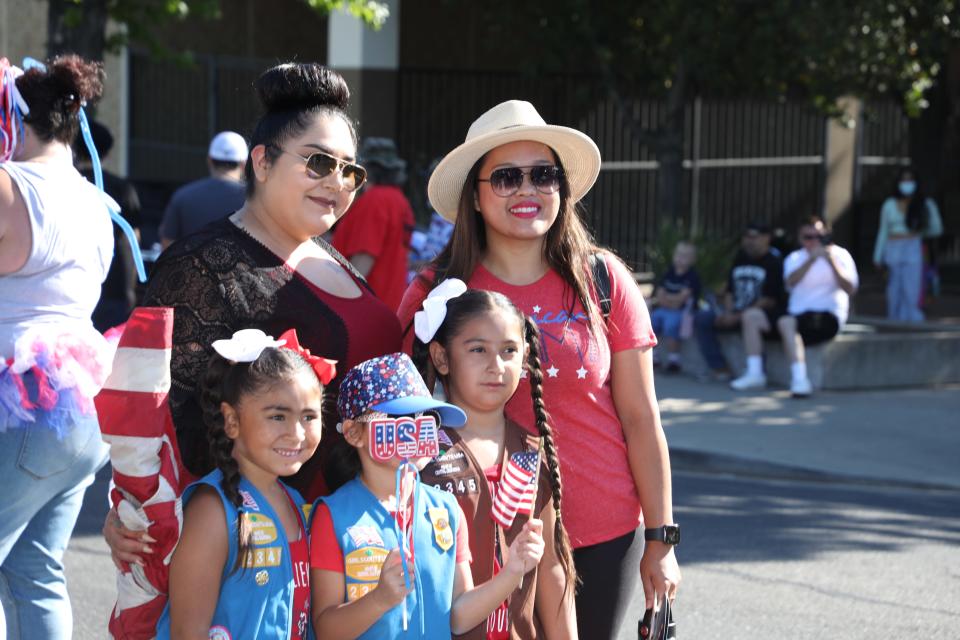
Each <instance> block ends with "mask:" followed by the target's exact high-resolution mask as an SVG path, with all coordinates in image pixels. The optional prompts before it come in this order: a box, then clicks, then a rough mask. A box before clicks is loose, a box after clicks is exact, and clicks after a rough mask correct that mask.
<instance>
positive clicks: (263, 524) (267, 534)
mask: <svg viewBox="0 0 960 640" xmlns="http://www.w3.org/2000/svg"><path fill="white" fill-rule="evenodd" d="M243 517H244V518H246V520H247V525H248V527H249V529H250V542H251V543H252V544H255V545H261V544H270V543H271V542H273V541H274V540H276V539H277V527H276V525H275V524H273V520H271V519H270V518H268V517H267V516H265V515H263V514H262V513H245V514H243Z"/></svg>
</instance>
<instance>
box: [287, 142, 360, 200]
mask: <svg viewBox="0 0 960 640" xmlns="http://www.w3.org/2000/svg"><path fill="white" fill-rule="evenodd" d="M274 148H275V149H277V150H278V151H280V153H286V154H287V155H291V156H296V157H297V158H300V159H301V160H303V161H304V162H306V163H307V175H308V176H310V177H311V178H313V179H314V180H322V179H323V178H326V177H327V176H329V175H330V174H331V173H333V172H334V171H336V172H338V173H339V174H340V175H341V176H342V177H343V188H344V189H346V190H347V191H356V190H357V189H359V188H360V187H362V186H363V183H364V182H365V181H366V180H367V170H366V169H364V168H363V167H361V166H360V165H358V164H354V163H353V162H347V161H346V160H341V159H340V158H337V157H334V156H332V155H330V154H329V153H324V152H323V151H315V152H314V153H311V154H310V155H309V156H302V155H300V154H299V153H296V152H295V151H287V150H286V149H281V148H280V147H274Z"/></svg>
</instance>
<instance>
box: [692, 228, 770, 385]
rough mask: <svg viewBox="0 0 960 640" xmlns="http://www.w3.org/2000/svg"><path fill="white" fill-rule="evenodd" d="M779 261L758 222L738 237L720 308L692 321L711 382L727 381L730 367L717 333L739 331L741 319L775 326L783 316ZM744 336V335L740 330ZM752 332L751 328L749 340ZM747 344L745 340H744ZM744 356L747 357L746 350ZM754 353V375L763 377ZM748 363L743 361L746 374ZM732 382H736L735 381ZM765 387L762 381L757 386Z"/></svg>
mask: <svg viewBox="0 0 960 640" xmlns="http://www.w3.org/2000/svg"><path fill="white" fill-rule="evenodd" d="M783 299H784V291H783V261H782V260H781V259H780V257H779V253H776V252H775V250H773V249H772V248H771V247H770V227H769V226H767V225H766V224H765V223H762V222H750V223H749V224H747V226H746V228H745V229H744V230H743V235H742V236H741V237H740V251H738V252H737V255H736V257H735V258H734V259H733V266H732V267H731V268H730V273H729V275H728V276H727V287H726V292H725V293H724V297H723V304H722V305H720V306H719V307H718V308H717V309H704V310H701V311H698V312H697V315H696V318H695V320H694V323H695V326H696V335H697V343H698V345H699V347H700V353H701V354H702V355H703V359H704V360H706V362H707V366H708V367H709V368H710V372H711V375H712V377H713V378H714V379H716V380H720V381H725V380H729V379H730V367H729V366H728V365H727V360H726V358H725V357H724V355H723V351H721V349H720V343H719V341H718V340H717V333H716V332H717V330H718V329H719V330H727V331H729V330H735V329H737V328H741V326H742V323H743V321H744V319H745V317H750V318H751V321H753V320H756V319H757V318H756V316H758V315H759V316H761V318H762V320H763V321H764V322H765V324H767V325H769V326H770V327H775V326H776V321H777V318H779V317H780V316H781V315H783V313H784V304H783ZM744 334H745V335H746V331H745V330H744ZM753 334H754V330H753V328H752V325H751V329H750V335H751V339H752V336H753ZM744 341H745V343H747V338H746V337H745V338H744ZM747 352H748V354H749V353H751V351H750V349H747ZM754 352H755V353H756V354H757V359H756V360H755V361H754V363H755V364H754V366H755V367H756V373H757V374H759V375H760V376H761V377H762V376H763V365H762V360H761V356H760V352H761V348H760V346H759V344H758V345H757V347H756V349H755V350H754ZM750 362H751V361H750V359H749V358H748V359H747V366H748V371H749V370H750V369H749V367H750ZM735 382H736V381H735ZM763 384H766V380H765V379H764V380H763V383H762V384H761V385H760V386H763Z"/></svg>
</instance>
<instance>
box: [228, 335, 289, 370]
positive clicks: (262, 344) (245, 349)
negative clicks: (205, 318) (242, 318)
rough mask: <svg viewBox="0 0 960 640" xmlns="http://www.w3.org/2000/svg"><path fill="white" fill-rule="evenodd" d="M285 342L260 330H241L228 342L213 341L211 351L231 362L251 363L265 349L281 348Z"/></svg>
mask: <svg viewBox="0 0 960 640" xmlns="http://www.w3.org/2000/svg"><path fill="white" fill-rule="evenodd" d="M286 343H287V341H286V340H274V339H273V336H268V335H267V334H265V333H264V332H263V331H260V329H241V330H240V331H237V332H236V333H234V334H233V337H232V338H230V339H229V340H214V341H213V350H214V351H216V352H217V353H219V354H220V355H221V356H223V357H224V358H226V359H227V360H229V361H231V362H253V361H254V360H256V359H257V358H259V357H260V354H261V353H263V350H264V349H266V348H267V347H274V348H277V347H282V346H283V345H285V344H286Z"/></svg>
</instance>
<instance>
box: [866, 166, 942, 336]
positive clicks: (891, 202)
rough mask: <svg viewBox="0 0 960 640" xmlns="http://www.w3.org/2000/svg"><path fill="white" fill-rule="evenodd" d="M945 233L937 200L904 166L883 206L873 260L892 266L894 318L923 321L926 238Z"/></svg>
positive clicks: (890, 315)
mask: <svg viewBox="0 0 960 640" xmlns="http://www.w3.org/2000/svg"><path fill="white" fill-rule="evenodd" d="M942 233H943V223H942V222H941V220H940V210H939V209H937V203H936V202H934V201H933V199H932V198H927V197H926V196H925V195H924V193H923V189H922V188H921V185H920V182H919V179H918V176H917V173H916V171H914V170H913V169H902V170H901V171H900V174H899V176H898V177H897V184H896V187H895V188H894V191H893V194H892V195H891V196H890V197H889V198H887V199H886V200H885V201H884V203H883V206H882V207H881V208H880V228H879V229H878V230H877V242H876V244H875V245H874V248H873V263H874V264H875V265H876V266H877V267H878V268H882V267H884V266H885V267H886V268H887V270H888V274H887V317H888V318H890V319H891V320H899V321H901V322H923V311H921V310H920V291H921V285H922V281H923V239H924V238H936V237H938V236H939V235H940V234H942Z"/></svg>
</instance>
